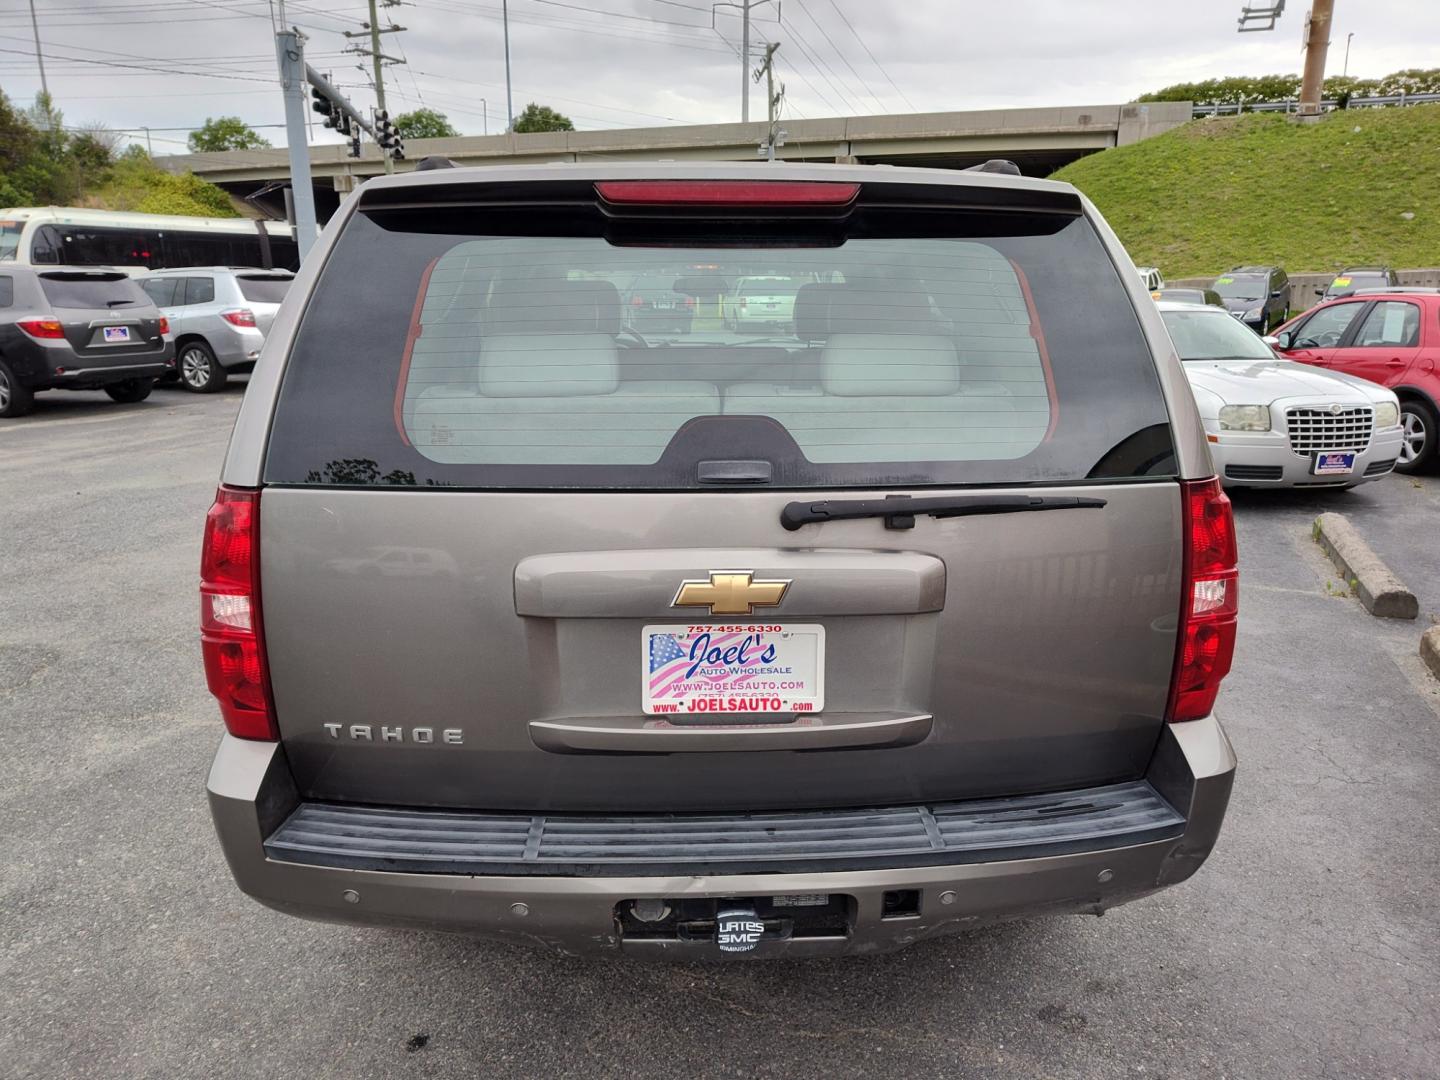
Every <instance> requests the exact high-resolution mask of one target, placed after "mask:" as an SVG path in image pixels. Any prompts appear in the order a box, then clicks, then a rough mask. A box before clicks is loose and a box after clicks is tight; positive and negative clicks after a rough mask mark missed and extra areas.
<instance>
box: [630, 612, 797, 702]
mask: <svg viewBox="0 0 1440 1080" xmlns="http://www.w3.org/2000/svg"><path fill="white" fill-rule="evenodd" d="M640 646H641V687H642V690H643V695H642V696H643V699H644V710H645V713H646V715H648V716H661V715H667V714H675V713H682V714H704V715H707V716H708V715H711V714H715V715H726V716H732V717H736V718H737V719H738V718H739V716H740V715H741V714H746V713H758V714H762V715H763V714H773V713H812V712H819V711H820V710H821V709H822V708H823V707H824V704H825V691H824V679H825V628H824V627H823V626H820V625H818V624H813V623H790V624H786V625H775V624H764V623H756V624H753V625H751V624H745V623H713V624H707V623H702V624H690V625H685V626H678V625H676V626H647V627H645V628H644V629H643V630H642V631H641V636H640Z"/></svg>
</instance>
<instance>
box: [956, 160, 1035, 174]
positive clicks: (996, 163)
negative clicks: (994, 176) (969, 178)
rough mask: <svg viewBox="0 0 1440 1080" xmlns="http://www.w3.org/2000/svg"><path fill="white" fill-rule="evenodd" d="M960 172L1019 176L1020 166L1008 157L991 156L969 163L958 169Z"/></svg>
mask: <svg viewBox="0 0 1440 1080" xmlns="http://www.w3.org/2000/svg"><path fill="white" fill-rule="evenodd" d="M960 171H961V172H989V173H1000V174H1001V175H1003V176H1019V175H1020V166H1019V165H1016V164H1015V163H1014V162H1013V161H1011V160H1009V159H1008V158H998V157H997V158H991V159H990V160H989V161H982V162H981V163H980V164H979V165H971V166H969V167H968V168H965V169H962V170H960Z"/></svg>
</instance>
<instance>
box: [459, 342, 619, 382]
mask: <svg viewBox="0 0 1440 1080" xmlns="http://www.w3.org/2000/svg"><path fill="white" fill-rule="evenodd" d="M619 385H620V362H619V357H618V353H617V349H616V347H615V339H614V337H613V336H612V335H610V334H565V335H564V336H560V335H557V334H553V333H539V334H488V335H486V336H485V337H484V338H482V339H481V341H480V393H482V394H484V395H485V396H486V397H501V398H518V397H538V398H548V397H583V396H587V395H592V394H613V393H614V392H615V388H616V387H618V386H619Z"/></svg>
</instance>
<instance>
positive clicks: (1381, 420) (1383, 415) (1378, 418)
mask: <svg viewBox="0 0 1440 1080" xmlns="http://www.w3.org/2000/svg"><path fill="white" fill-rule="evenodd" d="M1398 423H1400V406H1399V405H1396V404H1395V402H1393V401H1382V402H1380V404H1379V405H1376V406H1375V426H1376V427H1377V428H1386V427H1394V426H1395V425H1396V424H1398Z"/></svg>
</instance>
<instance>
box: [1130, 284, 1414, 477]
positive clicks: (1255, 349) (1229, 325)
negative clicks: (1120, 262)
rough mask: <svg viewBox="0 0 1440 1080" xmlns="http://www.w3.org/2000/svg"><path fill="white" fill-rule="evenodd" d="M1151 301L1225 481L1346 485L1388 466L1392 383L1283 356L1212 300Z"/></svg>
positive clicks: (1396, 445)
mask: <svg viewBox="0 0 1440 1080" xmlns="http://www.w3.org/2000/svg"><path fill="white" fill-rule="evenodd" d="M1158 307H1159V308H1160V314H1161V316H1162V317H1163V318H1164V320H1165V326H1166V328H1167V329H1168V330H1169V331H1170V338H1171V340H1172V341H1173V342H1174V343H1175V348H1176V351H1177V352H1178V353H1179V355H1180V359H1181V360H1182V361H1184V364H1185V374H1186V375H1188V376H1189V377H1190V386H1191V389H1192V390H1193V391H1194V393H1195V404H1196V405H1197V406H1199V409H1200V417H1201V419H1202V420H1203V421H1204V423H1205V434H1206V438H1207V439H1208V441H1209V443H1210V454H1211V457H1212V458H1213V459H1214V461H1215V471H1216V472H1217V473H1218V474H1219V475H1220V479H1221V481H1222V482H1223V483H1224V484H1225V485H1226V486H1227V487H1354V486H1355V485H1357V484H1363V483H1365V481H1367V480H1377V479H1379V478H1380V477H1382V476H1385V475H1386V474H1388V473H1389V472H1391V471H1392V470H1393V469H1394V468H1395V461H1396V459H1397V458H1399V456H1400V449H1401V440H1402V437H1403V436H1402V433H1401V429H1400V403H1399V400H1398V399H1397V398H1396V396H1395V395H1394V394H1393V393H1392V392H1391V391H1389V390H1387V389H1385V388H1384V387H1383V386H1379V385H1377V384H1375V383H1372V382H1367V381H1366V380H1364V379H1357V378H1355V377H1354V376H1353V375H1345V374H1342V373H1340V372H1334V371H1322V370H1320V369H1318V368H1315V367H1311V366H1310V365H1308V364H1297V363H1293V362H1292V361H1289V360H1282V359H1280V358H1279V357H1278V356H1276V355H1275V353H1274V351H1273V350H1271V348H1270V346H1269V345H1267V344H1265V342H1264V341H1262V340H1261V339H1260V337H1259V336H1258V335H1257V334H1256V333H1255V332H1254V331H1252V330H1250V329H1249V328H1248V327H1245V326H1242V325H1241V324H1240V323H1238V322H1236V321H1235V320H1234V319H1232V318H1231V317H1230V316H1229V315H1228V314H1226V313H1225V312H1224V311H1221V310H1219V309H1217V308H1212V307H1205V306H1202V305H1199V304H1182V303H1167V302H1164V301H1162V302H1160V303H1159V305H1158Z"/></svg>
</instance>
